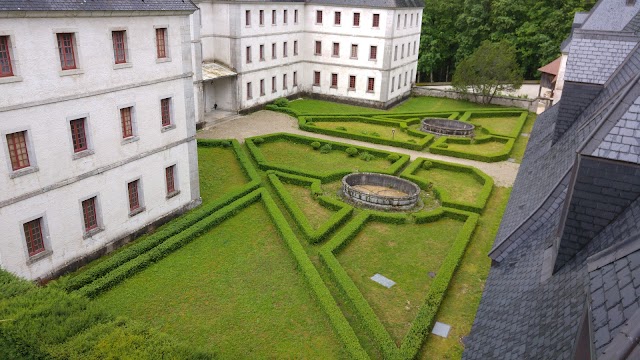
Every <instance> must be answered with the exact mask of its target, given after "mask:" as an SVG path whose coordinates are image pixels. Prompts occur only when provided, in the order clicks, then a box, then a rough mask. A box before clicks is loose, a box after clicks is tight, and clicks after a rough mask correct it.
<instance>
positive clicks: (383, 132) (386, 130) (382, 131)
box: [314, 121, 427, 141]
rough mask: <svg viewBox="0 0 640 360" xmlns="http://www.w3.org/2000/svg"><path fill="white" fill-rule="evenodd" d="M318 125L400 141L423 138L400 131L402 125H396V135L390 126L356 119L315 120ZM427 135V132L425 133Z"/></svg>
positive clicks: (324, 127)
mask: <svg viewBox="0 0 640 360" xmlns="http://www.w3.org/2000/svg"><path fill="white" fill-rule="evenodd" d="M314 124H315V126H316V127H319V128H323V129H330V130H339V131H344V130H340V129H338V128H339V127H344V128H346V129H347V130H346V132H347V133H353V134H358V135H370V136H374V135H373V133H378V135H379V136H377V137H379V138H381V139H388V140H392V139H393V140H398V141H407V140H414V141H418V140H420V139H421V138H420V137H417V136H411V135H409V134H407V133H406V132H402V131H400V125H398V126H396V127H395V129H396V131H395V135H394V133H393V131H392V130H393V129H394V128H392V127H390V126H383V125H376V124H368V123H362V122H356V121H345V122H341V121H340V122H337V121H330V122H329V121H327V122H322V121H315V122H314ZM425 135H427V134H425Z"/></svg>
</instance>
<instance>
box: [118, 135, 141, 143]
mask: <svg viewBox="0 0 640 360" xmlns="http://www.w3.org/2000/svg"><path fill="white" fill-rule="evenodd" d="M138 140H140V137H139V136H129V137H128V138H126V139H122V142H121V144H122V145H126V144H130V143H133V142H136V141H138Z"/></svg>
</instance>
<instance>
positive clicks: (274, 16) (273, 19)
mask: <svg viewBox="0 0 640 360" xmlns="http://www.w3.org/2000/svg"><path fill="white" fill-rule="evenodd" d="M275 24H276V11H275V10H271V25H275Z"/></svg>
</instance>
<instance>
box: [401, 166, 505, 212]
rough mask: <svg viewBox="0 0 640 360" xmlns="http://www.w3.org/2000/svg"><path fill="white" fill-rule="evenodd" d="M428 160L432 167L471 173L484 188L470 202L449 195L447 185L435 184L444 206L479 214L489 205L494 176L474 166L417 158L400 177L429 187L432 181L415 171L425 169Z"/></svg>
mask: <svg viewBox="0 0 640 360" xmlns="http://www.w3.org/2000/svg"><path fill="white" fill-rule="evenodd" d="M426 162H429V163H431V166H430V169H431V168H436V169H443V170H450V171H454V172H458V173H465V174H471V175H472V176H473V177H474V178H475V179H476V180H477V181H478V183H479V184H481V185H482V190H481V191H480V194H479V195H478V197H477V198H476V199H475V201H468V202H466V201H465V202H463V201H455V200H453V199H452V198H451V196H450V195H449V192H448V191H447V189H446V187H441V186H435V185H434V186H433V192H434V193H435V194H436V196H437V197H438V199H439V200H440V202H441V203H442V206H446V207H450V208H454V209H459V210H464V211H471V212H475V213H479V214H481V213H482V212H483V211H484V208H485V206H486V205H487V201H489V197H490V196H491V192H492V191H493V178H491V176H489V175H487V174H485V173H483V172H482V171H480V170H478V169H476V168H474V167H472V166H467V165H461V164H453V163H448V162H444V161H438V160H433V159H425V158H417V159H416V160H414V161H413V162H412V163H411V164H410V165H409V166H407V168H406V169H405V170H404V171H403V172H402V174H400V177H402V178H404V179H407V180H410V181H412V182H414V183H416V184H418V186H420V187H421V188H422V189H424V190H426V189H427V188H428V187H429V184H430V182H429V181H428V180H426V179H424V178H422V177H419V176H416V175H415V173H416V172H418V171H419V170H420V169H425V167H424V164H425V163H426ZM427 171H428V170H427Z"/></svg>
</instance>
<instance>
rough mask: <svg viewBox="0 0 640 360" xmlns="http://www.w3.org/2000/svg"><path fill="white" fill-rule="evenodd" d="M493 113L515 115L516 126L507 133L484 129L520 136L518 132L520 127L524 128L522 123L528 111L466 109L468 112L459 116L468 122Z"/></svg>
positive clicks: (493, 114)
mask: <svg viewBox="0 0 640 360" xmlns="http://www.w3.org/2000/svg"><path fill="white" fill-rule="evenodd" d="M495 115H501V116H510V115H512V116H517V117H518V118H517V119H516V120H515V121H516V127H515V128H514V129H513V130H512V131H511V132H510V133H508V134H498V133H495V132H492V131H490V130H489V129H488V128H486V127H484V129H485V130H487V131H488V132H489V133H490V134H491V135H495V136H502V137H509V138H514V139H517V138H518V137H519V136H520V133H521V132H522V129H523V128H524V124H525V122H526V121H527V118H528V117H529V112H528V111H493V112H488V111H468V112H466V113H464V115H462V117H460V121H465V122H469V123H470V122H472V121H473V119H477V118H491V117H495Z"/></svg>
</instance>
